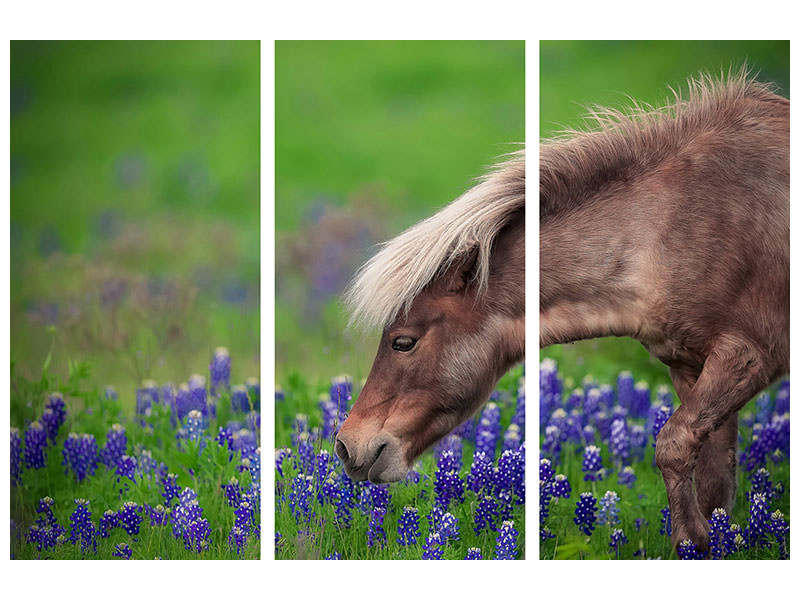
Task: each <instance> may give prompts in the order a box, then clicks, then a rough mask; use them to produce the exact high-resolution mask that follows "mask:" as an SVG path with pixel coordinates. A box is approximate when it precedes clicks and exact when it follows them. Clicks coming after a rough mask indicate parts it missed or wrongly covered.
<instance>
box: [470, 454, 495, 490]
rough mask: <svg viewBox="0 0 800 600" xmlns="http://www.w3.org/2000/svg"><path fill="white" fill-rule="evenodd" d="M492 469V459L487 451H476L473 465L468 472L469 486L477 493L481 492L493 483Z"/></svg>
mask: <svg viewBox="0 0 800 600" xmlns="http://www.w3.org/2000/svg"><path fill="white" fill-rule="evenodd" d="M492 471H493V466H492V461H491V460H489V457H488V456H486V453H485V452H481V451H477V452H475V454H474V455H473V457H472V466H471V467H470V469H469V473H468V474H467V487H468V488H469V489H470V490H472V491H473V492H475V493H476V494H478V493H480V492H481V490H483V489H484V488H486V487H487V486H489V485H490V484H491V481H492Z"/></svg>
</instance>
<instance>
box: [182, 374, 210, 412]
mask: <svg viewBox="0 0 800 600" xmlns="http://www.w3.org/2000/svg"><path fill="white" fill-rule="evenodd" d="M189 396H190V405H189V407H188V410H187V412H186V414H189V411H192V410H199V411H200V412H201V413H202V414H203V416H204V417H207V416H208V415H209V412H210V411H209V406H208V393H207V392H206V378H205V377H203V376H202V375H197V374H195V375H192V376H191V377H189Z"/></svg>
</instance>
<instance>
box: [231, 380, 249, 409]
mask: <svg viewBox="0 0 800 600" xmlns="http://www.w3.org/2000/svg"><path fill="white" fill-rule="evenodd" d="M231 407H232V408H233V410H234V412H245V413H246V412H250V397H249V396H248V395H247V388H246V387H245V386H243V385H235V386H233V388H231Z"/></svg>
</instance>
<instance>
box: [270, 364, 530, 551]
mask: <svg viewBox="0 0 800 600" xmlns="http://www.w3.org/2000/svg"><path fill="white" fill-rule="evenodd" d="M520 376H521V368H517V369H514V370H512V371H511V372H509V373H508V374H507V375H506V376H504V377H503V379H502V380H501V381H500V383H499V384H498V386H497V389H498V391H500V392H501V400H499V401H498V405H499V406H500V407H501V425H502V431H503V432H505V430H506V428H507V427H508V424H509V421H510V419H511V416H512V415H513V413H514V408H515V404H516V403H515V398H516V393H517V386H518V384H519V377H520ZM283 392H284V394H285V398H284V399H283V400H281V401H279V402H278V404H277V407H276V418H275V427H276V432H275V441H276V446H278V447H288V448H291V449H292V451H293V453H294V454H296V453H297V450H296V446H294V444H293V443H292V437H291V436H292V428H293V423H294V419H295V415H297V414H304V415H307V416H308V420H309V427H310V428H311V430H312V431H313V429H314V428H317V427H319V426H320V425H321V413H320V410H319V406H318V403H319V401H320V398H321V397H322V398H325V397H327V393H328V386H323V385H312V384H309V383H308V382H307V381H306V380H304V379H303V378H302V377H300V376H295V377H292V378H290V380H289V383H288V385H287V386H286V387H285V388H284V390H283ZM321 450H326V451H327V452H328V453H329V454H331V455H333V452H334V451H333V445H332V444H331V443H330V442H329V441H324V440H320V439H317V440H316V441H315V442H314V451H315V453H317V454H319V452H320V451H321ZM473 452H474V444H473V443H472V442H469V441H465V442H464V445H463V462H464V468H463V470H462V471H461V474H460V475H461V478H462V479H465V478H466V474H467V473H468V472H469V468H470V464H471V462H472V455H473ZM498 455H499V452H498ZM283 464H284V467H283V476H280V474H277V473H276V490H275V497H276V500H275V502H276V513H275V530H276V532H278V533H279V534H280V536H281V542H280V543H279V544H278V547H277V548H276V554H275V556H276V558H278V559H297V558H303V559H319V558H324V557H326V556H329V555H330V554H331V553H333V552H334V551H336V552H339V553H341V554H342V558H343V559H412V560H413V559H420V558H421V557H422V552H423V550H422V545H423V544H424V543H425V537H426V535H427V532H428V525H427V521H426V517H427V515H428V514H429V513H430V511H431V507H432V506H433V503H434V487H433V481H434V473H435V471H436V463H435V461H434V457H433V454H432V452H431V451H427V452H425V453H424V454H423V455H422V457H421V458H420V459H419V465H418V466H417V467H416V468H415V470H417V471H418V472H420V473H422V474H423V476H424V477H423V479H422V480H421V481H420V482H419V483H417V484H409V483H405V482H398V483H392V484H389V486H388V491H389V495H390V501H389V511H388V513H387V515H386V518H385V521H384V530H385V531H386V534H387V540H388V541H387V543H386V545H385V546H380V545H375V546H374V547H372V548H370V547H368V544H367V531H368V528H369V521H370V516H369V514H364V513H362V512H361V511H360V510H359V509H358V508H355V509H354V510H353V512H352V515H353V521H352V526H351V527H350V528H339V527H337V525H336V520H335V518H334V509H333V507H332V506H331V505H330V504H329V503H326V504H324V505H322V506H320V504H319V503H318V502H317V501H316V500H314V501H313V502H312V504H313V508H314V511H315V512H314V517H313V520H312V522H311V523H310V524H305V523H304V522H301V523H298V520H297V519H296V518H295V516H294V515H293V513H292V510H291V508H290V503H289V496H290V493H291V490H292V480H293V478H294V477H295V476H296V475H297V473H298V470H297V468H296V467H295V466H293V465H292V460H291V459H287V460H285V461H284V463H283ZM340 469H341V467H339V469H338V470H340ZM404 506H413V507H415V508H416V509H417V511H418V514H419V516H420V527H419V529H420V536H419V538H420V539H419V541H418V543H417V544H416V545H414V546H408V547H403V546H400V545H398V544H397V543H396V538H397V520H398V518H399V517H400V515H401V514H402V512H403V507H404ZM476 506H477V498H476V495H475V494H474V493H473V492H471V491H470V490H468V489H467V491H466V493H465V500H464V502H463V503H462V504H455V503H453V504H452V505H451V508H450V512H451V513H452V514H453V515H454V516H455V517H457V518H458V519H459V526H460V531H461V540H460V542H456V543H453V542H450V543H449V544H448V545H447V546H446V548H445V551H444V556H443V558H444V559H445V560H447V559H463V558H464V556H465V555H466V552H467V548H470V547H477V548H481V549H482V552H483V557H484V558H493V557H494V556H495V542H496V534H495V533H494V532H487V531H485V530H484V531H483V532H482V533H481V534H480V535H476V534H475V532H474V530H473V519H474V513H475V508H476ZM511 519H512V520H513V521H514V527H515V528H516V529H517V530H518V531H519V533H520V535H519V538H518V542H517V548H518V549H519V552H518V554H517V557H516V558H517V559H522V558H524V557H525V551H524V548H525V506H524V504H520V505H516V506H515V507H514V508H513V511H512V513H511ZM309 531H310V532H311V535H309V533H308V532H309Z"/></svg>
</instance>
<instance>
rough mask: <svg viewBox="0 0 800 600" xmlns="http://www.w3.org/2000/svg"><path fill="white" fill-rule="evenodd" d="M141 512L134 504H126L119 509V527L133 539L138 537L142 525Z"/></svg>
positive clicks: (139, 507)
mask: <svg viewBox="0 0 800 600" xmlns="http://www.w3.org/2000/svg"><path fill="white" fill-rule="evenodd" d="M141 512H142V507H141V506H139V505H138V504H136V502H126V503H125V504H123V505H122V508H120V509H119V514H118V517H119V526H120V527H122V529H124V530H125V533H127V534H128V535H129V536H131V537H133V538H134V539H136V537H135V536H137V535H139V526H140V525H141V524H142V516H141Z"/></svg>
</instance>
